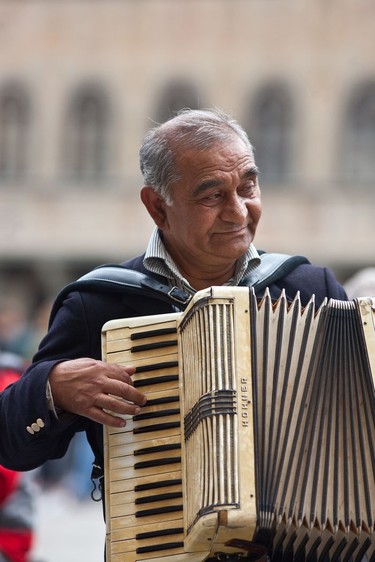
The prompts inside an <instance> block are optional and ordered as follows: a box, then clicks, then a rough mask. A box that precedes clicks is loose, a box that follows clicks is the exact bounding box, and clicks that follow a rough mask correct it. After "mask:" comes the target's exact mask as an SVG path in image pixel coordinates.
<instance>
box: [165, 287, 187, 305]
mask: <svg viewBox="0 0 375 562" xmlns="http://www.w3.org/2000/svg"><path fill="white" fill-rule="evenodd" d="M168 296H169V297H170V298H171V299H172V300H173V301H174V302H177V303H179V304H182V305H184V306H187V305H188V304H189V302H190V300H191V295H188V294H187V293H185V292H184V291H181V289H179V288H178V287H172V289H170V290H169V291H168Z"/></svg>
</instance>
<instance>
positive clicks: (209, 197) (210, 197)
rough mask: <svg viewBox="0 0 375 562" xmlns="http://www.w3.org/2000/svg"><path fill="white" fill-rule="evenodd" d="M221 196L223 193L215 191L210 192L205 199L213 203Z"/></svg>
mask: <svg viewBox="0 0 375 562" xmlns="http://www.w3.org/2000/svg"><path fill="white" fill-rule="evenodd" d="M220 198H221V193H220V192H216V191H215V193H210V195H206V196H205V197H204V198H203V201H205V202H207V203H213V202H215V201H218V200H219V199H220Z"/></svg>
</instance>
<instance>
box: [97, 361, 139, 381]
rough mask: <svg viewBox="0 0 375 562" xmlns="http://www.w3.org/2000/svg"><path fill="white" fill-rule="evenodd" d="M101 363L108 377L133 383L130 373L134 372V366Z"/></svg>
mask: <svg viewBox="0 0 375 562" xmlns="http://www.w3.org/2000/svg"><path fill="white" fill-rule="evenodd" d="M103 365H105V367H104V369H105V371H106V374H107V376H108V377H109V378H112V379H115V380H120V381H124V382H127V383H128V384H133V380H132V375H134V373H135V367H132V366H129V365H117V364H115V363H103Z"/></svg>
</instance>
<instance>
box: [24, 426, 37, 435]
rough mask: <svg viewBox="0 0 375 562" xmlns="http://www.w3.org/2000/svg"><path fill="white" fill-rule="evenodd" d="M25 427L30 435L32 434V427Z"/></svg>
mask: <svg viewBox="0 0 375 562" xmlns="http://www.w3.org/2000/svg"><path fill="white" fill-rule="evenodd" d="M26 429H27V431H28V432H29V433H31V435H34V433H35V431H34V430H33V428H32V427H30V426H29V425H28V426H27V428H26Z"/></svg>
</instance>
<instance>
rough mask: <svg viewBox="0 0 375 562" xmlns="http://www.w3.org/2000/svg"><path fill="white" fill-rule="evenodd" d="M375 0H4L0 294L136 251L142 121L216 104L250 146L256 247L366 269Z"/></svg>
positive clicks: (0, 33) (342, 271)
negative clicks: (254, 167) (258, 199)
mask: <svg viewBox="0 0 375 562" xmlns="http://www.w3.org/2000/svg"><path fill="white" fill-rule="evenodd" d="M374 36H375V4H374V3H373V2H372V0H359V1H358V0H121V1H120V0H95V1H94V0H50V1H48V2H45V0H20V1H18V2H14V1H12V0H0V232H1V236H0V256H1V262H0V289H1V291H2V294H8V293H12V294H13V293H17V294H22V295H23V298H25V300H27V302H29V303H30V302H34V301H35V299H40V298H42V297H43V296H49V295H52V294H55V292H56V291H58V290H59V288H60V287H61V286H62V285H63V284H65V283H66V282H68V281H71V280H72V279H74V278H75V277H76V276H77V275H80V274H81V273H83V272H85V271H86V270H87V269H88V268H91V267H92V266H93V265H97V264H99V263H103V262H119V261H122V260H124V259H127V258H129V257H131V256H133V255H135V254H138V253H141V252H142V251H143V250H144V248H145V245H146V243H147V240H148V237H149V234H150V232H151V230H152V228H153V225H152V223H151V220H150V219H149V217H148V216H147V214H146V211H145V210H144V209H143V207H142V205H141V203H140V199H139V188H140V187H141V185H142V178H141V175H140V172H139V167H138V151H139V146H140V143H141V140H142V137H143V135H144V133H145V132H146V130H147V129H148V128H149V127H150V126H153V124H154V123H155V122H161V121H163V120H165V119H166V118H167V117H168V116H169V115H170V114H172V113H173V111H175V110H176V109H180V108H181V107H212V106H217V107H220V108H222V109H223V110H224V111H227V112H229V113H231V114H233V116H234V117H235V118H237V119H238V120H239V121H240V123H241V124H242V125H243V126H244V127H245V128H246V130H247V132H248V134H249V137H250V139H251V140H252V142H253V144H254V145H255V150H256V159H257V163H258V166H259V167H260V171H261V175H260V183H261V188H262V193H263V204H264V211H263V218H262V222H261V225H260V227H259V231H258V235H257V240H256V242H257V246H258V247H259V248H262V249H264V250H268V251H279V252H285V253H297V254H304V255H307V256H308V257H309V258H310V259H311V261H313V262H314V263H317V264H324V265H328V266H330V267H332V268H333V269H334V271H335V273H336V275H337V276H338V278H339V279H340V280H341V281H345V279H346V278H347V277H348V276H350V275H351V274H352V273H354V272H355V271H356V270H358V269H359V268H361V267H364V266H368V265H374V261H375V258H374V253H373V216H374V203H375V53H374V49H373V37H374Z"/></svg>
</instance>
